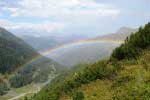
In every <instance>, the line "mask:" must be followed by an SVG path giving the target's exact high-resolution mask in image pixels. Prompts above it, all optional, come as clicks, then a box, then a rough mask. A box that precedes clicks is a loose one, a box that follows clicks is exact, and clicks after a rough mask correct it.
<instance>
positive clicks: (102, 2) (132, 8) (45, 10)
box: [0, 0, 150, 36]
mask: <svg viewBox="0 0 150 100" xmlns="http://www.w3.org/2000/svg"><path fill="white" fill-rule="evenodd" d="M149 21H150V0H0V27H4V28H6V29H8V30H9V31H11V32H13V33H15V34H17V35H36V36H59V35H60V36H61V35H73V34H76V35H81V36H82V35H83V36H84V35H85V36H97V35H104V34H108V33H112V32H115V31H116V30H117V29H119V28H120V27H124V26H126V27H131V28H137V27H139V26H141V25H144V24H146V23H148V22H149Z"/></svg>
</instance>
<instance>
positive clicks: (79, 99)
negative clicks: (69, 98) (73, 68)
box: [73, 91, 84, 100]
mask: <svg viewBox="0 0 150 100" xmlns="http://www.w3.org/2000/svg"><path fill="white" fill-rule="evenodd" d="M73 100H84V94H83V92H81V91H76V92H74V94H73Z"/></svg>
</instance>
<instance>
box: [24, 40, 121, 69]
mask: <svg viewBox="0 0 150 100" xmlns="http://www.w3.org/2000/svg"><path fill="white" fill-rule="evenodd" d="M96 42H97V43H114V44H121V43H123V41H114V40H78V41H74V42H71V43H66V44H62V45H59V46H56V47H54V48H50V49H48V50H47V51H44V52H41V55H39V56H35V57H33V58H32V60H30V61H28V62H27V63H25V64H24V65H23V66H28V65H29V64H31V63H33V62H35V61H37V60H39V59H40V58H42V57H43V56H46V55H48V54H50V53H51V52H53V51H55V50H57V49H60V48H66V49H67V48H69V47H70V46H73V45H81V44H83V43H96Z"/></svg>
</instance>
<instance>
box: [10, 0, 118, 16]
mask: <svg viewBox="0 0 150 100" xmlns="http://www.w3.org/2000/svg"><path fill="white" fill-rule="evenodd" d="M10 11H11V12H12V15H13V16H14V15H18V16H19V15H20V16H21V15H24V16H37V17H59V16H60V17H67V16H71V17H74V16H79V17H80V16H84V15H85V16H87V15H91V14H93V15H99V16H116V15H118V14H119V9H117V8H114V7H113V6H112V5H109V4H100V3H96V2H95V1H94V0H20V1H19V2H18V7H17V8H16V9H15V10H11V9H10Z"/></svg>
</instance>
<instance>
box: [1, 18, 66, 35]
mask: <svg viewBox="0 0 150 100" xmlns="http://www.w3.org/2000/svg"><path fill="white" fill-rule="evenodd" d="M0 23H1V26H2V27H4V28H6V29H8V30H11V31H15V32H17V31H20V30H22V32H23V31H24V30H26V32H29V33H30V32H35V33H41V32H42V33H43V32H45V33H51V32H53V31H56V30H61V29H63V27H64V24H62V23H58V22H41V23H36V24H35V23H23V22H21V23H15V22H11V21H9V20H4V19H1V20H0ZM29 33H26V34H29ZM43 34H44V33H43Z"/></svg>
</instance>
